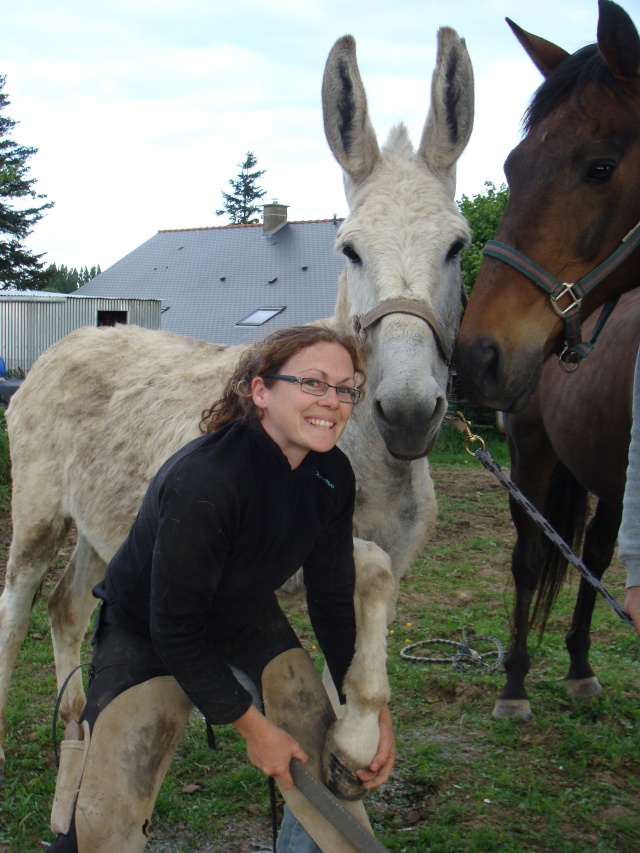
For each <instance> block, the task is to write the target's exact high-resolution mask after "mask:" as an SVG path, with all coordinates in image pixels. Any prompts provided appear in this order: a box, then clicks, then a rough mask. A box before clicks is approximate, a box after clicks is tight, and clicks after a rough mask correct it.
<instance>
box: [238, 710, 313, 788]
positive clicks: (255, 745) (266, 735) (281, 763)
mask: <svg viewBox="0 0 640 853" xmlns="http://www.w3.org/2000/svg"><path fill="white" fill-rule="evenodd" d="M233 725H234V726H235V728H236V729H237V730H238V731H239V732H240V734H241V735H242V736H243V737H244V739H245V740H246V742H247V755H248V756H249V761H250V762H251V763H252V764H253V766H254V767H257V768H258V770H262V772H263V773H266V774H267V776H273V778H274V779H276V780H277V781H278V783H279V784H280V785H281V786H282V787H283V788H284V789H285V790H288V789H289V788H293V779H292V778H291V773H290V772H289V764H290V763H291V759H292V758H297V759H299V760H300V761H301V762H302V763H303V764H306V763H307V760H308V756H307V753H306V752H305V751H304V749H302V747H301V746H300V744H299V743H298V742H297V740H295V738H292V737H291V735H289V734H287V732H285V731H284V730H283V729H280V728H278V726H274V724H273V723H271V722H269V720H267V718H266V717H265V716H264V715H263V714H261V713H260V711H258V709H257V708H256V707H255V705H252V706H251V707H250V708H249V710H248V711H247V712H246V713H245V714H243V715H242V717H240V718H239V719H237V720H236V721H235V722H234V724H233Z"/></svg>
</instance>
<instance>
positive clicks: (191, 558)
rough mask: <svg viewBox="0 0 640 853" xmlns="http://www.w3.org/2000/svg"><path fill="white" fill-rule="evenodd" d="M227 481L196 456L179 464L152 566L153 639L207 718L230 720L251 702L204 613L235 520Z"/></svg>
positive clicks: (168, 488)
mask: <svg viewBox="0 0 640 853" xmlns="http://www.w3.org/2000/svg"><path fill="white" fill-rule="evenodd" d="M239 513H240V508H239V505H238V500H237V499H236V498H235V494H234V491H233V489H232V488H230V487H229V486H227V487H225V486H224V485H222V484H221V483H220V479H219V478H216V480H215V482H212V481H211V478H209V479H207V477H206V472H205V471H203V470H202V466H201V465H198V463H197V462H196V461H192V460H184V461H183V462H182V463H181V464H179V465H177V466H176V467H175V468H174V469H173V471H172V472H171V474H170V476H169V477H168V478H167V481H166V483H165V484H164V487H163V489H162V493H161V495H160V517H159V524H158V531H157V536H156V542H155V548H154V552H153V564H152V572H151V602H150V604H151V610H150V629H151V638H152V641H153V644H154V647H155V649H156V651H157V653H158V655H159V656H160V658H161V659H162V661H163V663H164V664H165V665H166V666H167V668H168V670H169V672H171V674H172V675H173V676H174V678H175V679H176V680H177V682H178V683H179V684H180V686H181V687H182V689H183V690H184V691H185V693H186V694H187V695H188V696H189V698H190V699H191V701H192V702H193V703H194V704H195V705H196V707H197V708H198V709H199V710H200V711H201V712H202V714H203V715H204V716H205V718H206V719H207V720H208V721H210V722H211V723H229V722H233V721H234V720H236V719H238V717H240V716H242V714H244V713H245V711H247V710H248V708H249V707H250V705H251V697H250V695H249V693H248V692H247V691H246V690H245V689H244V688H243V687H242V686H241V685H240V683H239V682H238V681H237V680H236V678H235V676H234V675H233V673H232V671H231V669H230V668H229V666H228V665H227V664H226V662H225V660H224V658H223V655H222V653H221V651H220V649H219V648H218V647H217V645H216V644H215V643H214V642H213V640H212V639H211V638H210V637H209V636H208V634H207V632H206V619H207V613H208V611H209V609H210V607H211V603H212V600H213V597H214V596H215V594H216V590H217V587H218V584H219V582H220V578H221V574H222V567H223V565H224V562H225V558H226V556H227V554H228V553H229V550H230V547H231V542H232V541H233V535H234V534H233V531H234V529H235V528H236V527H237V525H238V523H239Z"/></svg>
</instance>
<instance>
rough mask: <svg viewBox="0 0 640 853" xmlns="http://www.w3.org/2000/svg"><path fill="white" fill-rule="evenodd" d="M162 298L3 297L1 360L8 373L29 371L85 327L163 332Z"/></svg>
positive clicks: (0, 299) (0, 304)
mask: <svg viewBox="0 0 640 853" xmlns="http://www.w3.org/2000/svg"><path fill="white" fill-rule="evenodd" d="M160 310H161V305H160V301H159V300H157V299H108V298H105V297H87V296H78V295H76V294H61V293H42V292H30V293H25V292H18V293H6V292H5V293H1V294H0V356H2V358H3V359H4V361H5V364H6V367H7V370H24V371H27V370H29V368H30V367H31V366H32V365H33V363H34V361H35V360H36V359H37V358H38V356H39V355H40V354H41V353H42V352H44V350H46V349H47V348H48V347H50V346H51V344H54V343H55V342H56V341H58V340H60V338H63V337H64V336H65V335H68V334H69V332H72V331H73V330H74V329H78V328H79V327H80V326H105V325H113V323H114V322H124V323H130V324H136V325H138V326H145V327H146V328H148V329H159V328H160Z"/></svg>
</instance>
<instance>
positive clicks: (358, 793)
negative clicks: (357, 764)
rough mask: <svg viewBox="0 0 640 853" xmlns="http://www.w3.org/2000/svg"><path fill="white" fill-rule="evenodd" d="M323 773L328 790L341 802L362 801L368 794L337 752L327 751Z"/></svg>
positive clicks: (324, 756)
mask: <svg viewBox="0 0 640 853" xmlns="http://www.w3.org/2000/svg"><path fill="white" fill-rule="evenodd" d="M342 758H344V757H342ZM322 772H323V776H324V782H325V785H326V786H327V788H328V789H329V790H330V791H331V793H332V794H335V795H336V797H339V798H340V799H341V800H361V799H362V798H363V797H364V795H365V794H366V793H367V791H366V788H364V787H363V785H362V782H361V781H360V779H358V777H357V776H356V774H355V771H353V770H349V768H348V767H346V766H345V764H344V763H343V761H341V760H340V758H339V757H338V755H336V751H335V750H325V753H324V755H323V756H322Z"/></svg>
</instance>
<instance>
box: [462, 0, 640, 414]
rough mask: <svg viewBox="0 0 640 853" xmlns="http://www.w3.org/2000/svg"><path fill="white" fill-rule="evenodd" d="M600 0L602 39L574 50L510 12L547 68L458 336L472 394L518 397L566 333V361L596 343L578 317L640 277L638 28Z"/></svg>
mask: <svg viewBox="0 0 640 853" xmlns="http://www.w3.org/2000/svg"><path fill="white" fill-rule="evenodd" d="M599 8H600V17H599V22H598V42H597V44H594V45H590V46H588V47H584V48H582V49H581V50H578V51H577V52H576V53H574V54H573V55H570V54H569V53H567V52H566V51H564V50H562V48H559V47H557V46H556V45H554V44H551V43H550V42H548V41H546V40H545V39H541V38H539V37H538V36H534V35H531V34H530V33H527V32H525V31H524V30H522V29H520V27H518V26H516V25H515V24H513V23H512V22H511V21H509V24H510V26H511V28H512V30H513V31H514V33H515V35H516V36H517V38H518V40H519V41H520V43H521V44H522V46H523V47H524V49H525V50H526V52H527V53H528V54H529V56H530V58H531V59H532V60H533V62H534V64H535V65H536V66H537V68H538V69H539V70H540V71H541V72H542V74H543V75H544V76H545V78H546V79H545V81H544V82H543V84H542V85H541V87H540V88H539V89H538V91H537V92H536V93H535V95H534V97H533V99H532V101H531V104H530V106H529V108H528V111H527V113H526V115H525V120H524V130H525V135H524V138H523V139H522V141H521V142H520V144H519V145H518V146H517V147H516V148H514V150H513V151H512V152H511V153H510V154H509V156H508V158H507V160H506V163H505V174H506V176H507V180H508V182H509V202H508V204H507V207H506V210H505V212H504V216H503V218H502V221H501V222H500V226H499V228H498V231H497V233H496V240H495V241H494V242H492V243H491V244H488V246H487V247H486V248H485V252H486V253H488V256H487V257H485V260H484V261H483V264H482V266H481V268H480V272H479V274H478V278H477V281H476V283H475V285H474V287H473V291H472V293H471V297H470V299H469V304H468V306H467V309H466V312H465V316H464V320H463V323H462V326H461V329H460V333H459V336H458V340H457V346H456V353H455V360H456V368H457V371H458V375H459V377H460V380H461V383H462V387H463V389H464V392H465V395H466V397H467V398H468V399H470V400H474V401H476V402H478V403H480V404H482V405H485V406H489V407H490V408H494V409H500V410H503V411H517V410H518V409H519V408H522V406H524V405H525V404H526V402H527V400H528V399H529V398H530V397H531V395H532V393H533V392H534V390H535V388H536V386H537V384H538V381H539V379H540V376H541V372H542V365H543V363H544V361H545V359H546V358H547V357H548V356H549V355H550V354H551V353H553V352H556V353H559V352H561V351H562V350H563V349H564V348H565V340H568V341H569V349H568V350H567V353H565V358H566V356H567V355H568V356H569V357H568V360H569V361H570V360H572V358H573V357H574V356H572V355H571V353H572V352H578V356H580V355H582V354H584V351H587V350H588V349H589V346H588V345H587V346H586V347H584V345H581V343H580V337H581V335H580V319H581V318H582V319H584V318H586V317H587V316H589V315H590V314H591V313H592V312H593V311H594V310H595V309H596V308H597V307H598V306H600V305H603V304H605V303H606V302H607V300H609V299H611V297H613V296H615V295H618V294H620V293H623V292H626V291H628V290H630V289H632V288H634V287H637V286H638V284H640V249H638V248H635V247H636V246H638V245H640V228H636V226H637V225H638V224H639V223H640V76H638V71H639V68H640V38H639V37H638V32H637V30H636V28H635V26H634V24H633V22H632V20H631V18H630V17H629V16H628V15H627V13H626V12H625V11H624V10H623V9H621V8H620V7H619V6H617V5H616V4H615V3H612V2H610V0H600V2H599ZM634 228H635V231H634ZM625 238H627V239H626V240H625ZM621 247H622V248H621ZM514 250H515V251H514ZM618 252H620V253H621V254H616V253H618ZM612 256H615V257H614V258H613V259H612ZM616 264H618V265H617V266H616ZM594 270H597V272H596V273H595V274H594ZM567 283H568V284H567ZM545 286H546V288H547V292H545ZM549 290H550V291H551V292H552V294H553V299H550V298H549V295H548V292H549ZM554 300H555V301H554ZM563 315H564V316H563ZM581 349H582V350H583V351H582V352H580V351H579V350H581ZM587 361H588V359H587Z"/></svg>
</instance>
